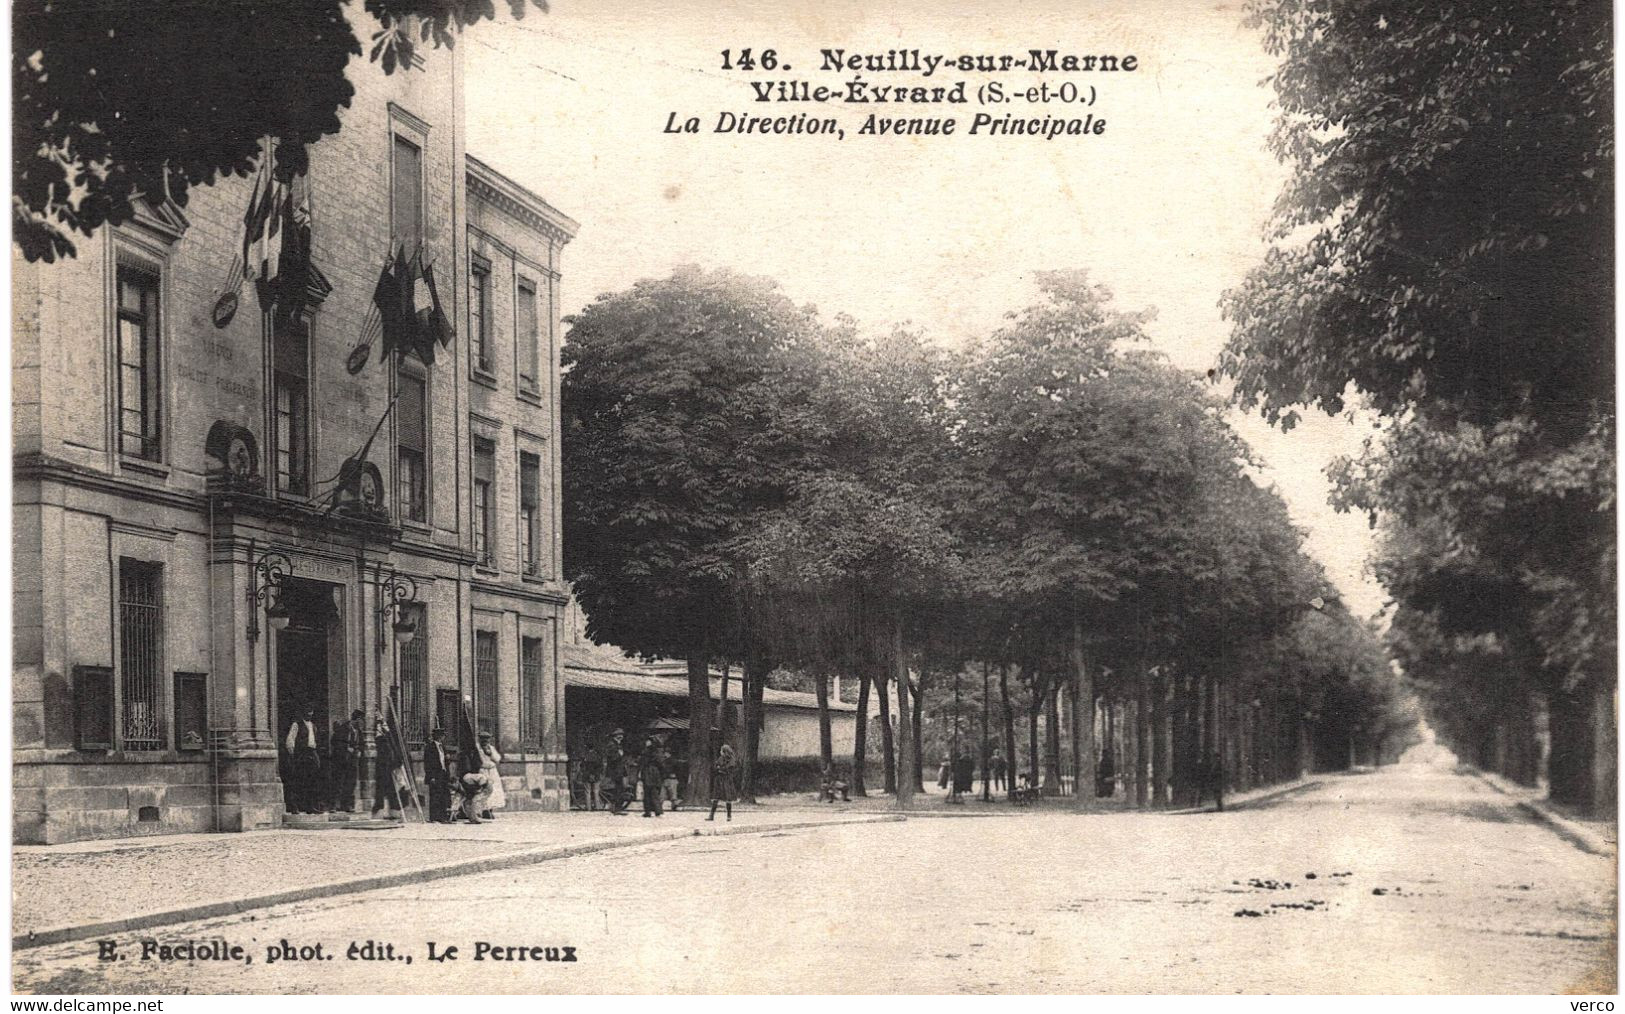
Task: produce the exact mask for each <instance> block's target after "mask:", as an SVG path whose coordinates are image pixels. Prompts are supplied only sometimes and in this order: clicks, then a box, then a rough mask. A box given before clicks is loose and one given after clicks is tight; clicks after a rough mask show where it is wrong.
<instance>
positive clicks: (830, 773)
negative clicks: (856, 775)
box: [818, 764, 852, 803]
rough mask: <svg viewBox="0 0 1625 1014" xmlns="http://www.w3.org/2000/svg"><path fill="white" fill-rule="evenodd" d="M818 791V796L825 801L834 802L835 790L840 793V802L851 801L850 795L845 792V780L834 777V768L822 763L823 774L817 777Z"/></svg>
mask: <svg viewBox="0 0 1625 1014" xmlns="http://www.w3.org/2000/svg"><path fill="white" fill-rule="evenodd" d="M818 792H819V797H820V798H821V799H822V800H823V801H824V802H826V803H833V802H835V793H837V792H839V793H840V794H841V802H843V803H850V802H851V801H852V797H851V796H849V795H847V794H846V782H844V781H842V780H841V779H840V778H838V777H836V775H835V769H834V768H833V767H832V766H830V765H828V764H826V765H824V771H823V774H822V775H821V776H820V777H819V781H818Z"/></svg>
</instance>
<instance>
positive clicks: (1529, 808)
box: [1462, 766, 1619, 856]
mask: <svg viewBox="0 0 1625 1014" xmlns="http://www.w3.org/2000/svg"><path fill="white" fill-rule="evenodd" d="M1462 770H1463V771H1464V772H1465V773H1467V774H1470V775H1473V776H1474V777H1476V778H1478V779H1480V780H1482V781H1483V782H1484V783H1485V784H1487V785H1489V786H1490V787H1491V788H1493V789H1495V791H1497V792H1499V793H1501V794H1502V795H1504V796H1509V797H1511V798H1512V799H1514V800H1516V801H1517V804H1518V806H1519V807H1521V808H1522V809H1523V810H1525V811H1526V812H1528V813H1529V814H1530V815H1531V816H1533V817H1534V818H1535V819H1536V820H1539V821H1541V822H1542V823H1544V824H1547V825H1550V827H1551V828H1552V830H1553V831H1555V832H1557V833H1558V834H1559V835H1561V836H1562V837H1564V838H1566V839H1568V840H1569V841H1571V842H1573V843H1574V845H1575V846H1576V847H1578V848H1582V849H1585V850H1586V851H1587V852H1590V853H1591V854H1592V855H1596V856H1614V855H1618V854H1619V823H1618V822H1617V821H1614V820H1611V819H1609V818H1606V817H1596V816H1591V815H1589V814H1581V813H1576V812H1574V811H1573V810H1571V809H1570V808H1568V807H1565V806H1562V805H1560V804H1558V803H1554V802H1552V801H1551V800H1550V799H1548V798H1547V797H1546V793H1545V791H1544V790H1542V789H1536V788H1530V787H1529V786H1527V785H1519V784H1518V783H1517V782H1514V781H1513V780H1512V779H1510V778H1506V777H1504V776H1502V775H1498V774H1496V773H1494V772H1493V771H1480V770H1479V769H1477V768H1474V767H1466V766H1463V768H1462Z"/></svg>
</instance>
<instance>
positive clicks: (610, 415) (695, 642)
mask: <svg viewBox="0 0 1625 1014" xmlns="http://www.w3.org/2000/svg"><path fill="white" fill-rule="evenodd" d="M568 323H569V324H570V331H569V334H568V335H567V338H566V343H565V346H564V355H563V360H564V368H565V370H566V372H565V374H564V378H563V382H562V385H561V386H562V392H563V431H564V438H563V440H564V442H563V447H562V457H563V472H564V490H563V500H564V530H565V553H564V569H565V576H566V578H567V579H568V580H569V581H570V582H571V583H572V585H573V587H574V590H575V594H576V597H577V599H578V600H579V601H580V602H581V604H582V606H583V608H584V610H585V612H586V614H587V635H588V636H589V637H591V638H592V639H593V640H594V641H598V642H600V643H603V642H609V643H613V644H617V645H619V646H621V647H622V648H624V649H626V650H628V651H630V652H634V653H637V654H640V655H644V656H650V657H653V656H668V657H677V658H682V659H685V660H687V662H688V670H689V705H690V737H689V751H690V756H689V762H690V763H689V784H688V790H687V795H688V798H691V799H704V798H707V794H708V793H709V791H710V770H711V767H710V765H711V749H710V742H709V739H710V737H709V730H710V728H711V703H710V686H709V684H710V681H709V664H710V660H711V659H713V658H716V657H718V656H719V655H721V656H725V657H728V658H742V659H747V660H750V659H760V657H761V651H760V648H761V645H760V644H759V643H756V642H753V641H752V640H751V638H750V636H749V635H750V630H751V624H750V618H749V616H748V615H746V614H745V613H744V612H742V610H741V608H740V600H739V598H738V596H737V594H736V593H737V589H738V587H739V586H740V585H741V584H742V582H743V580H744V568H745V565H746V561H745V560H744V559H743V558H742V557H741V556H740V555H739V542H738V539H739V537H740V536H741V534H742V533H744V532H746V531H749V530H751V528H752V527H753V526H754V525H756V524H757V523H759V521H760V520H761V518H762V517H764V516H765V515H767V514H768V513H770V512H772V511H773V510H775V509H777V508H779V507H781V506H783V504H784V503H785V502H786V501H787V500H788V498H789V496H790V493H791V490H792V489H793V488H794V486H795V484H796V483H797V482H798V481H800V480H801V479H802V478H803V476H804V475H805V474H807V473H808V472H809V470H810V469H811V461H812V459H811V457H810V456H811V455H812V453H813V452H814V451H815V450H816V449H817V448H818V446H819V445H820V444H821V443H822V442H823V441H824V440H825V437H824V436H823V424H822V422H821V421H820V420H819V418H818V415H817V413H816V412H813V411H811V408H810V406H811V393H812V391H813V388H814V385H815V382H816V377H815V370H814V368H813V367H814V362H815V361H814V360H813V358H812V356H811V343H812V342H813V340H814V339H815V337H816V335H817V332H818V323H817V320H816V318H815V316H814V313H813V311H812V310H811V309H810V308H799V307H796V306H795V305H794V304H792V303H791V302H790V301H789V300H788V299H786V298H785V297H784V296H783V295H781V294H780V293H779V292H778V291H777V288H776V286H775V284H774V283H772V282H770V281H767V280H765V279H759V278H747V277H743V276H739V275H735V274H732V273H730V272H726V271H718V272H702V271H700V270H698V269H696V268H682V269H679V270H677V271H676V272H674V273H673V274H672V275H671V276H670V277H669V278H665V279H658V280H651V279H645V280H643V281H640V282H638V283H636V284H635V285H633V286H632V288H630V289H628V290H626V291H624V292H620V293H614V294H608V295H604V296H600V297H599V298H598V299H597V300H595V301H594V302H593V303H592V304H591V305H590V306H588V307H587V308H586V309H585V310H583V311H582V312H581V313H580V314H577V315H576V316H574V317H572V318H571V319H570V320H569V322H568ZM746 668H747V673H751V672H752V671H753V670H755V669H757V668H759V666H758V665H757V663H756V662H752V661H747V663H746ZM768 668H771V666H769V667H768ZM759 676H760V674H758V675H757V676H756V677H752V678H759ZM746 689H747V692H750V688H748V687H747V688H746Z"/></svg>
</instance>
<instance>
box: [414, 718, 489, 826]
mask: <svg viewBox="0 0 1625 1014" xmlns="http://www.w3.org/2000/svg"><path fill="white" fill-rule="evenodd" d="M445 740H446V730H444V729H431V730H429V742H427V743H425V744H424V745H423V781H424V783H425V784H426V785H427V786H428V788H429V823H431V824H454V823H456V822H457V821H459V820H464V821H467V822H468V823H470V824H483V823H485V822H486V821H488V820H495V819H496V811H498V810H500V809H502V808H503V807H505V806H507V805H508V795H507V793H506V792H504V791H503V789H502V773H501V770H500V769H499V767H498V765H500V764H501V763H502V754H500V753H498V752H497V748H496V743H495V742H493V739H492V736H491V733H490V732H489V731H482V732H481V733H480V734H479V742H478V743H475V744H464V745H463V747H462V749H461V750H460V751H458V754H457V759H456V765H455V767H453V765H452V764H450V763H447V761H448V758H447V755H446V743H445ZM454 790H455V792H456V794H457V796H458V797H459V802H458V804H457V805H456V806H455V807H453V805H452V794H453V791H454Z"/></svg>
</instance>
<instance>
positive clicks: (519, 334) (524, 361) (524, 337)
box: [514, 278, 541, 391]
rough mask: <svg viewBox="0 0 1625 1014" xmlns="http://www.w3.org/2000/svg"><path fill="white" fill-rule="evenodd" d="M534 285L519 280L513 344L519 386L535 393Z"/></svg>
mask: <svg viewBox="0 0 1625 1014" xmlns="http://www.w3.org/2000/svg"><path fill="white" fill-rule="evenodd" d="M536 319H537V318H536V283H535V282H533V281H531V280H530V279H528V278H521V279H519V303H518V305H517V306H516V307H515V308H514V344H515V345H516V346H517V354H518V356H519V386H520V387H521V388H522V389H524V390H526V391H537V390H540V389H541V385H540V384H539V383H538V381H537V376H538V372H539V365H538V356H537V344H538V343H537V337H538V336H537V333H536Z"/></svg>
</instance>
